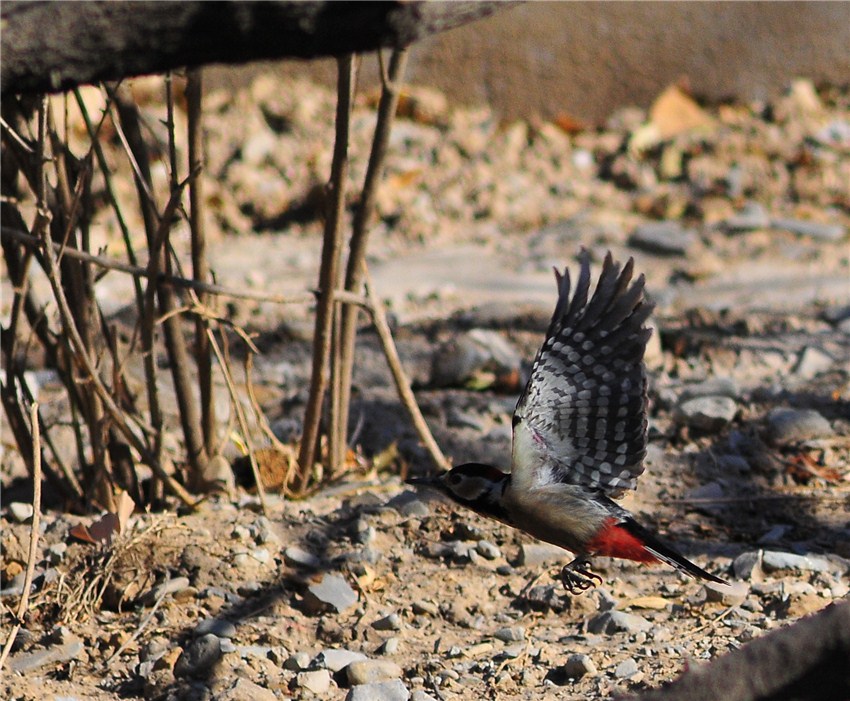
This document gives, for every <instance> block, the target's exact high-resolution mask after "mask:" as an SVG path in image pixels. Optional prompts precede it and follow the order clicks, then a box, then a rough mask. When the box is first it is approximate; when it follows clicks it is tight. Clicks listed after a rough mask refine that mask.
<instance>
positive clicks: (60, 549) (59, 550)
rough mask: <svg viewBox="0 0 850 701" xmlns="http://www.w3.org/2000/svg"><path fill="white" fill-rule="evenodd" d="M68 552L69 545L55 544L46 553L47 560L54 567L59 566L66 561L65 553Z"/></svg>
mask: <svg viewBox="0 0 850 701" xmlns="http://www.w3.org/2000/svg"><path fill="white" fill-rule="evenodd" d="M67 552H68V544H67V543H54V544H53V545H51V546H50V547H48V548H47V550H46V551H45V555H46V556H47V560H48V561H49V562H50V564H52V565H58V564H59V563H60V562H62V560H64V559H65V553H67Z"/></svg>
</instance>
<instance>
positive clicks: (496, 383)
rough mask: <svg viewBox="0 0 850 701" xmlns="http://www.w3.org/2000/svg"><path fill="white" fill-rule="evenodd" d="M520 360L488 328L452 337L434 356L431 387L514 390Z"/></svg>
mask: <svg viewBox="0 0 850 701" xmlns="http://www.w3.org/2000/svg"><path fill="white" fill-rule="evenodd" d="M520 369H521V359H520V356H519V353H518V352H517V350H516V348H514V347H513V346H512V345H511V344H510V343H509V342H508V341H506V340H505V338H504V337H503V336H502V335H501V334H499V333H497V332H496V331H491V330H489V329H472V330H471V331H468V332H467V333H465V334H462V335H460V336H455V337H453V338H452V339H450V340H449V341H447V342H446V343H444V344H443V345H442V346H440V347H439V348H438V349H437V351H436V352H435V353H434V357H433V359H432V363H431V384H432V385H433V386H435V387H468V388H471V389H486V388H490V387H497V388H503V389H515V388H516V387H517V386H518V384H519V375H520Z"/></svg>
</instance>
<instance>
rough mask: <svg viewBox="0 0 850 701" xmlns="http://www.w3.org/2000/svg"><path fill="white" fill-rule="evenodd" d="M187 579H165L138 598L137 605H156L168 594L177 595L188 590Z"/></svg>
mask: <svg viewBox="0 0 850 701" xmlns="http://www.w3.org/2000/svg"><path fill="white" fill-rule="evenodd" d="M188 587H189V578H188V577H175V578H174V579H166V580H165V581H164V582H161V583H160V584H157V585H156V586H155V587H153V589H149V590H148V591H146V592H145V593H144V594H141V595H140V596H139V598H138V603H139V604H141V605H142V606H150V605H152V604H154V603H156V602H157V601H158V600H159V599H161V598H163V597H165V596H168V595H169V594H177V593H178V592H181V591H183V590H184V589H188Z"/></svg>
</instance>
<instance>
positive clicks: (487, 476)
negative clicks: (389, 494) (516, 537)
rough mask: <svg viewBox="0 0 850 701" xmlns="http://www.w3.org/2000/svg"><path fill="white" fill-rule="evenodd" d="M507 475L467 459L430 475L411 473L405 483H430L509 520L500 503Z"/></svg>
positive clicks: (470, 505) (483, 511)
mask: <svg viewBox="0 0 850 701" xmlns="http://www.w3.org/2000/svg"><path fill="white" fill-rule="evenodd" d="M510 479H511V476H510V474H508V473H506V472H502V471H501V470H499V469H497V468H495V467H493V466H491V465H483V464H482V463H477V462H469V463H465V464H463V465H458V466H457V467H453V468H452V469H451V470H449V471H448V472H443V473H442V474H439V475H435V476H433V477H414V478H413V479H409V480H407V483H408V484H415V485H422V486H425V487H431V488H433V489H436V490H438V491H440V492H442V493H443V494H445V495H446V496H447V497H449V498H450V499H452V500H453V501H456V502H457V503H459V504H463V505H464V506H466V507H467V508H470V509H472V510H473V511H477V512H478V513H481V514H484V515H485V516H490V517H491V518H496V519H499V520H500V521H504V522H506V523H510V521H509V519H508V517H507V514H506V513H505V510H504V507H503V505H502V495H503V494H504V491H505V488H506V487H507V486H508V484H509V483H510Z"/></svg>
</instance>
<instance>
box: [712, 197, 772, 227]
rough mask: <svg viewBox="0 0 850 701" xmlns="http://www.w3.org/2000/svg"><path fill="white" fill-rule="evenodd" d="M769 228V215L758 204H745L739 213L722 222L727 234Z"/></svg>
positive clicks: (761, 205)
mask: <svg viewBox="0 0 850 701" xmlns="http://www.w3.org/2000/svg"><path fill="white" fill-rule="evenodd" d="M769 226H770V215H768V213H767V210H766V209H765V207H764V205H763V204H761V203H760V202H747V203H746V204H745V205H744V206H743V207H742V208H741V211H740V212H738V213H737V214H736V215H734V216H732V217H729V218H728V219H726V220H725V221H724V222H723V228H724V229H726V231H728V232H729V233H736V232H739V231H753V230H754V229H766V228H768V227H769Z"/></svg>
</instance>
